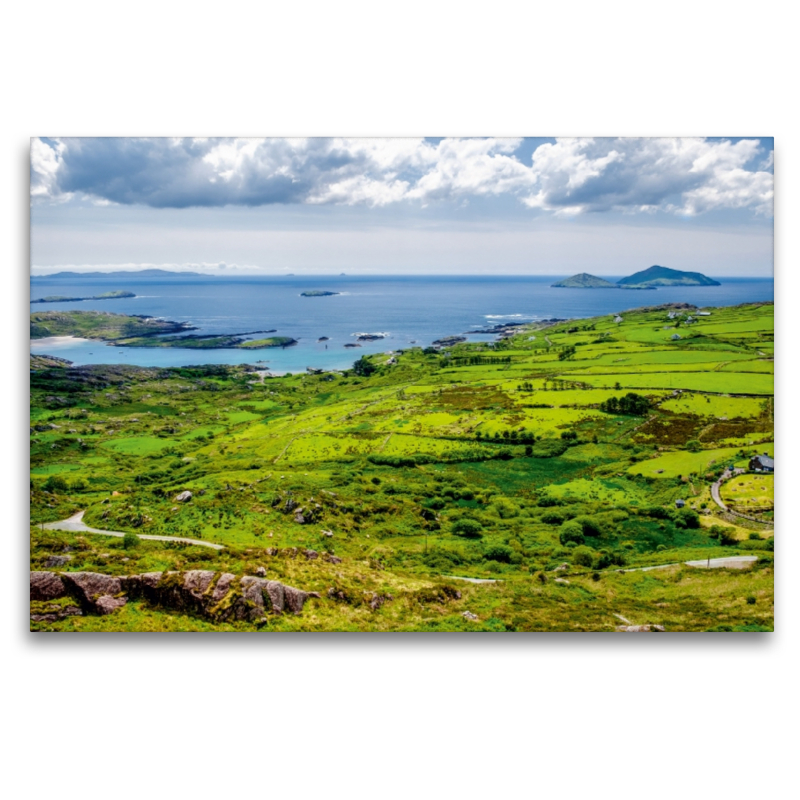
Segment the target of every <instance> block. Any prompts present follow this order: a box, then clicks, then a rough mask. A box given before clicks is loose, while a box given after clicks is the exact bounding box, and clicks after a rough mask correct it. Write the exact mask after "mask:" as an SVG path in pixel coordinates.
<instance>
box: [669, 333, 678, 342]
mask: <svg viewBox="0 0 800 800" xmlns="http://www.w3.org/2000/svg"><path fill="white" fill-rule="evenodd" d="M669 338H670V339H672V340H673V341H675V339H680V338H681V335H680V334H679V333H673V334H672V336H670V337H669Z"/></svg>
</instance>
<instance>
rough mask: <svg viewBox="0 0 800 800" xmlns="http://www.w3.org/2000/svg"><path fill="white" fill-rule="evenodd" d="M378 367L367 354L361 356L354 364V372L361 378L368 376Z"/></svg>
mask: <svg viewBox="0 0 800 800" xmlns="http://www.w3.org/2000/svg"><path fill="white" fill-rule="evenodd" d="M376 369H377V367H376V366H375V365H374V364H373V363H371V362H370V360H369V359H368V358H367V357H366V356H361V358H359V359H358V361H356V362H355V363H354V364H353V372H355V374H356V375H358V376H359V377H361V378H368V377H369V376H370V375H372V373H373V372H375V370H376Z"/></svg>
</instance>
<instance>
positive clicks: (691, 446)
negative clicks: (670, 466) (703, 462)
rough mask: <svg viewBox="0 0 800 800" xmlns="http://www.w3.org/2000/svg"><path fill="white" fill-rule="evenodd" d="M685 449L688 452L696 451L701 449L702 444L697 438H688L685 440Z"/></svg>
mask: <svg viewBox="0 0 800 800" xmlns="http://www.w3.org/2000/svg"><path fill="white" fill-rule="evenodd" d="M686 449H687V450H688V451H689V452H690V453H698V452H700V450H702V449H703V445H701V444H700V442H698V441H697V439H690V440H689V441H688V442H686Z"/></svg>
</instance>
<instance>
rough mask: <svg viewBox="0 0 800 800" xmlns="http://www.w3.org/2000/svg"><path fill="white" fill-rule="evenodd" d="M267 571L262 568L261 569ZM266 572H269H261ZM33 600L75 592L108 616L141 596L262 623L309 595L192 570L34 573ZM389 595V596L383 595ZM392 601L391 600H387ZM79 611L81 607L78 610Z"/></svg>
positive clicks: (295, 608) (297, 608)
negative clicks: (126, 573) (132, 572)
mask: <svg viewBox="0 0 800 800" xmlns="http://www.w3.org/2000/svg"><path fill="white" fill-rule="evenodd" d="M262 570H263V568H262ZM263 572H264V574H266V570H263ZM30 585H31V601H34V600H52V599H57V598H60V597H67V596H72V597H75V598H76V599H77V600H79V601H80V604H81V606H82V607H83V610H84V611H86V612H90V613H96V614H110V613H112V612H114V611H116V610H117V609H118V608H121V607H122V606H124V605H125V604H126V603H127V602H128V599H129V598H131V599H135V598H140V597H141V598H143V599H145V600H147V601H148V602H150V603H153V604H154V605H159V606H162V607H164V608H170V609H175V610H177V611H186V612H189V613H194V614H197V615H200V616H203V617H206V618H207V619H212V620H226V619H237V620H248V621H250V622H262V621H264V620H265V615H266V614H270V613H273V614H281V613H283V612H284V611H290V612H292V613H294V614H299V613H301V612H302V610H303V606H304V605H305V602H306V601H307V600H308V599H309V598H310V597H317V598H318V597H319V594H318V593H317V592H305V591H303V590H302V589H297V588H295V587H293V586H285V585H284V584H282V583H279V582H278V581H271V580H267V579H266V578H264V577H254V576H249V575H248V576H244V577H242V578H238V577H237V576H235V575H232V574H231V573H229V572H224V573H221V574H220V573H216V572H212V571H211V570H188V571H186V572H148V573H143V574H141V575H127V576H122V577H114V576H111V575H101V574H99V573H94V572H73V573H62V574H60V575H59V574H57V573H54V572H31V575H30ZM384 599H387V598H384ZM388 599H390V598H388ZM40 611H41V609H39V608H37V609H36V614H37V615H38V616H39V617H41V619H37V620H36V621H54V620H55V619H60V618H62V617H58V616H55V617H53V618H52V620H50V617H51V616H52V614H56V615H57V614H58V613H62V612H61V611H60V610H58V609H45V610H44V611H45V612H46V613H44V614H42V613H39V612H40ZM79 611H80V609H79Z"/></svg>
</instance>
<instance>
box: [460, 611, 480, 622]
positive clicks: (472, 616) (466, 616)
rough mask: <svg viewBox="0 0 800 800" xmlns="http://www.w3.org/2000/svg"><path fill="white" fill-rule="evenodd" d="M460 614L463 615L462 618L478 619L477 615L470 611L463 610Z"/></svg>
mask: <svg viewBox="0 0 800 800" xmlns="http://www.w3.org/2000/svg"><path fill="white" fill-rule="evenodd" d="M461 616H462V617H464V619H471V620H476V619H478V615H477V614H473V613H472V612H471V611H464V612H462V614H461Z"/></svg>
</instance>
